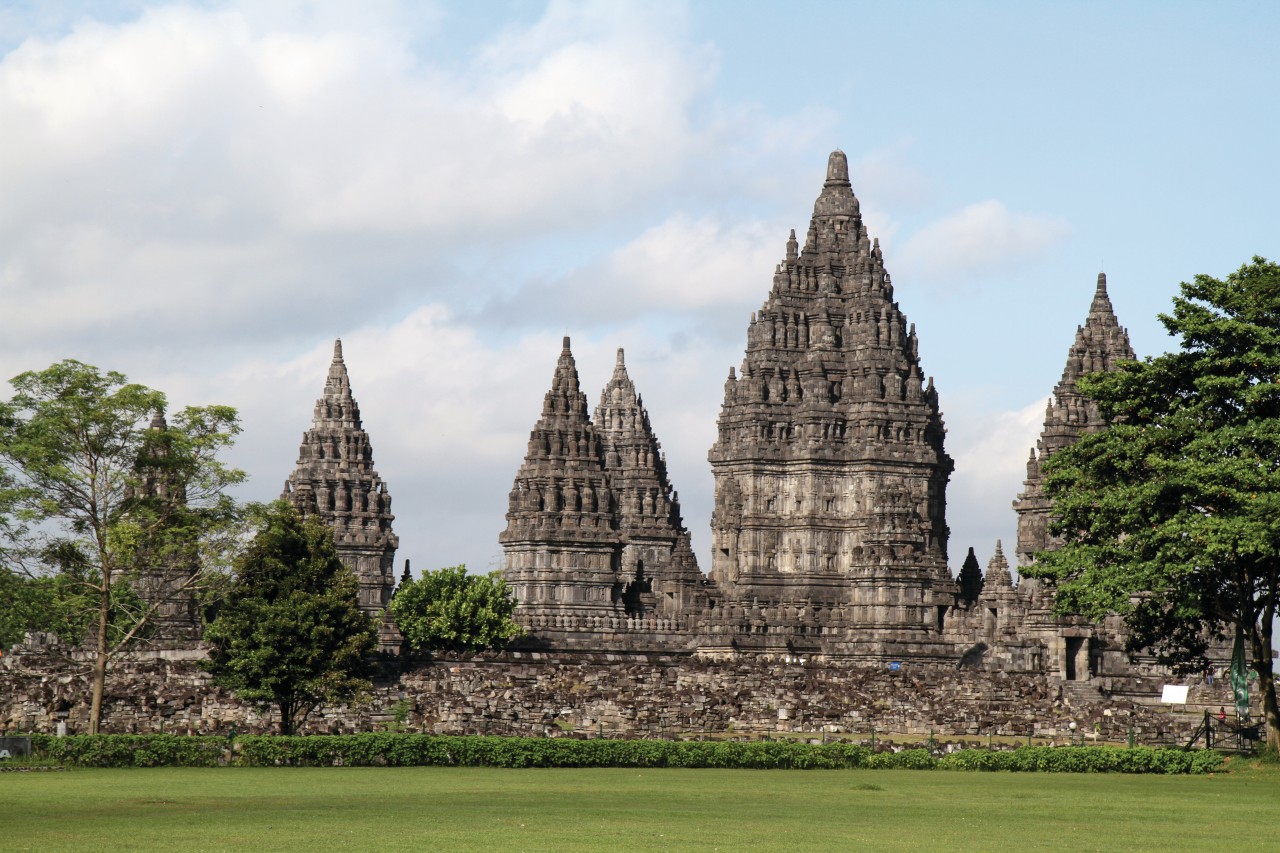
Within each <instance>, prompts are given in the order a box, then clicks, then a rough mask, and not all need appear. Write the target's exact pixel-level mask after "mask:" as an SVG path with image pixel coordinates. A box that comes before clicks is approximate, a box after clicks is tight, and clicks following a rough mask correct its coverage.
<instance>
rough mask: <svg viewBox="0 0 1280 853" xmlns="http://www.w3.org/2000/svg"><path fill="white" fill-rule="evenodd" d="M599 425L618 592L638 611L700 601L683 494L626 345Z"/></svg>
mask: <svg viewBox="0 0 1280 853" xmlns="http://www.w3.org/2000/svg"><path fill="white" fill-rule="evenodd" d="M595 427H596V430H597V432H599V434H600V438H601V441H602V442H603V448H604V461H605V471H606V473H607V474H608V477H609V485H610V489H611V491H612V493H613V497H614V500H615V502H616V505H617V510H618V533H619V536H620V538H621V540H622V543H623V544H622V556H621V566H620V567H619V570H620V572H621V574H622V578H623V579H622V580H621V581H620V583H619V587H620V588H618V589H615V591H614V597H615V599H620V600H621V603H622V605H623V609H624V611H625V612H626V613H627V614H628V615H630V616H643V615H645V614H650V613H657V614H661V615H672V614H675V613H679V612H682V611H686V612H687V611H688V610H690V609H691V608H693V607H694V606H695V601H696V600H697V599H698V597H699V593H700V591H701V589H702V586H703V584H702V573H701V572H699V571H698V563H697V560H696V558H695V557H694V555H693V549H692V547H691V546H690V543H689V531H688V530H687V529H685V526H684V520H683V518H681V515H680V498H679V495H677V494H676V493H675V491H674V490H673V489H672V488H671V482H670V481H669V480H668V478H667V460H666V457H665V456H664V455H663V454H662V452H661V447H660V445H659V443H658V439H657V437H656V436H654V434H653V428H652V427H651V426H650V424H649V412H648V411H646V409H645V407H644V402H643V401H642V400H641V398H640V395H639V394H637V393H636V386H635V383H633V382H632V381H631V377H630V376H628V375H627V365H626V362H625V360H624V357H623V352H622V350H621V349H619V350H618V360H617V363H616V364H615V365H614V369H613V376H612V377H611V378H610V379H609V383H608V384H607V385H605V387H604V390H603V391H602V392H601V394H600V405H599V406H597V407H596V413H595Z"/></svg>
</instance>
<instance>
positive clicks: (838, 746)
mask: <svg viewBox="0 0 1280 853" xmlns="http://www.w3.org/2000/svg"><path fill="white" fill-rule="evenodd" d="M32 746H33V747H34V749H35V751H36V752H37V753H38V754H39V755H40V756H42V757H46V758H49V759H52V760H54V761H58V762H61V763H64V764H69V765H78V766H84V767H158V766H176V767H213V766H216V765H218V764H221V763H225V762H226V759H227V756H228V755H229V752H228V750H229V747H230V741H229V740H228V739H227V738H225V737H213V736H203V737H188V736H182V735H96V736H95V735H73V736H70V737H64V738H58V737H52V736H50V735H33V737H32ZM233 763H235V764H236V765H239V766H247V767H272V766H291V767H330V766H348V767H362V766H364V767H368V766H393V767H416V766H461V767H722V768H745V769H787V770H835V769H847V768H899V769H908V770H932V769H934V768H940V769H945V770H1006V771H1039V772H1054V773H1207V772H1210V771H1212V770H1215V769H1217V768H1218V767H1220V766H1221V764H1222V756H1221V755H1219V754H1218V753H1216V752H1212V751H1207V750H1206V751H1199V752H1183V751H1182V750H1177V749H1148V748H1146V747H1138V748H1135V749H1121V748H1116V747H1102V746H1097V747H1048V746H1036V747H1019V748H1017V749H1014V750H1011V751H1008V752H990V751H987V750H982V749H967V750H962V751H960V752H954V753H951V754H949V755H945V756H943V757H941V758H935V757H934V756H932V755H930V754H929V752H928V750H924V749H905V750H902V751H901V752H878V753H873V752H872V751H871V750H870V749H868V748H867V747H865V746H856V745H854V744H849V743H829V744H821V745H819V744H807V743H796V742H789V741H754V742H735V741H664V740H574V739H569V738H514V737H452V736H447V735H419V734H392V733H380V732H369V733H365V734H356V735H309V736H300V737H279V736H276V735H244V736H241V737H239V738H237V739H236V740H235V757H234V762H233Z"/></svg>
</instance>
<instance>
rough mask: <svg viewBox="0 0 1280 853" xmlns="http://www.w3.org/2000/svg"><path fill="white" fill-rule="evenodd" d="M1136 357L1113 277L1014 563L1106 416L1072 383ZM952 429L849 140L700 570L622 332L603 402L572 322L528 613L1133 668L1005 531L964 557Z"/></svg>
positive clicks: (850, 647) (643, 646) (709, 639)
mask: <svg viewBox="0 0 1280 853" xmlns="http://www.w3.org/2000/svg"><path fill="white" fill-rule="evenodd" d="M1133 357H1134V353H1133V350H1132V348H1131V347H1130V345H1129V339H1128V335H1127V333H1126V332H1125V330H1124V329H1123V328H1122V327H1121V326H1120V324H1119V323H1118V321H1117V320H1116V317H1115V313H1114V311H1113V310H1112V306H1111V301H1110V299H1109V297H1108V295H1107V290H1106V278H1105V276H1102V275H1100V276H1099V277H1098V284H1097V289H1096V291H1095V293H1094V296H1093V301H1092V304H1091V305H1090V306H1089V310H1088V313H1087V316H1086V318H1085V322H1084V325H1082V326H1081V327H1080V329H1079V330H1078V332H1077V334H1076V339H1075V342H1074V343H1073V344H1072V346H1071V348H1070V350H1069V353H1068V358H1067V365H1066V368H1065V370H1064V372H1063V376H1062V381H1061V382H1059V384H1058V386H1057V388H1055V390H1054V393H1053V397H1052V398H1051V399H1050V402H1049V408H1048V412H1047V414H1046V419H1045V429H1044V434H1043V436H1042V437H1041V440H1040V442H1039V445H1038V448H1037V449H1034V450H1032V452H1031V460H1030V462H1029V463H1028V474H1027V483H1026V489H1025V491H1024V492H1023V494H1022V495H1020V496H1019V497H1018V499H1017V500H1016V501H1015V503H1014V507H1015V509H1016V511H1017V513H1018V521H1019V526H1018V543H1017V557H1018V559H1019V561H1020V562H1021V563H1022V564H1026V563H1027V562H1028V560H1029V559H1031V556H1030V555H1031V554H1033V553H1034V552H1035V551H1037V550H1039V549H1043V548H1046V547H1052V546H1053V544H1054V543H1053V542H1052V541H1051V540H1050V539H1049V538H1048V534H1047V532H1046V531H1047V526H1046V525H1047V519H1048V515H1049V512H1050V509H1051V505H1050V503H1049V501H1048V499H1047V498H1046V497H1045V496H1044V494H1043V488H1042V478H1041V475H1040V473H1039V462H1040V461H1042V460H1043V459H1044V458H1046V457H1047V456H1049V455H1051V454H1053V453H1055V452H1057V451H1058V450H1060V449H1061V448H1063V447H1066V446H1068V445H1069V444H1071V443H1072V442H1074V441H1076V440H1077V439H1078V438H1079V437H1080V436H1081V435H1082V434H1084V433H1085V432H1087V431H1090V430H1095V429H1098V428H1100V427H1101V425H1102V424H1101V421H1100V419H1099V416H1098V413H1097V408H1096V406H1094V404H1092V403H1090V402H1089V401H1087V400H1086V399H1084V398H1083V397H1082V396H1081V395H1080V393H1079V391H1078V390H1077V389H1076V384H1075V383H1076V380H1077V379H1078V378H1079V377H1080V376H1082V375H1084V374H1086V373H1090V372H1094V371H1101V370H1111V369H1113V368H1114V367H1115V366H1116V365H1117V364H1118V363H1119V362H1121V361H1123V360H1126V359H1132V358H1133ZM945 433H946V430H945V428H944V425H943V418H942V413H941V409H940V406H939V395H938V391H937V390H936V389H935V388H934V384H933V381H932V379H930V378H928V377H927V376H926V374H925V372H924V370H923V368H922V366H921V364H920V357H919V347H918V339H917V336H916V330H915V327H914V325H912V324H911V323H909V322H908V320H907V317H906V314H905V313H904V311H903V310H902V308H901V307H900V306H899V304H898V302H897V300H896V296H895V292H894V286H893V282H892V279H891V277H890V274H889V272H888V270H887V269H886V268H885V264H884V257H883V254H882V252H881V250H880V245H879V242H878V240H876V239H875V238H873V237H872V236H871V235H870V234H869V233H868V231H867V228H866V225H865V224H864V222H863V220H862V217H861V213H860V210H859V203H858V199H857V197H856V196H855V195H854V192H853V188H852V186H851V184H850V180H849V171H848V164H847V161H846V159H845V155H844V154H843V153H841V152H839V151H836V152H834V153H832V154H831V156H830V158H829V160H828V163H827V172H826V177H825V180H824V181H823V183H822V188H821V191H820V192H819V194H818V198H817V200H816V202H815V203H814V208H813V214H812V217H811V219H810V222H809V228H808V231H807V232H806V233H805V235H804V239H803V241H800V240H797V238H796V234H795V232H794V231H792V233H791V236H790V238H789V239H788V240H787V241H786V244H785V249H784V254H783V257H782V259H781V261H780V262H779V263H778V264H777V266H776V267H775V268H774V271H773V282H772V287H771V288H770V289H769V292H768V294H767V296H766V298H765V301H764V303H763V304H762V305H761V307H760V309H759V310H758V311H756V312H755V313H753V314H752V315H751V317H750V320H749V322H748V324H747V336H746V351H745V355H744V358H743V361H742V364H741V366H740V367H739V368H737V369H734V368H730V370H729V376H728V379H727V380H726V382H725V386H724V401H723V405H722V407H721V411H720V417H719V424H718V437H717V439H716V442H715V444H714V446H712V448H711V451H710V454H709V461H710V463H711V468H712V473H713V475H714V477H715V506H714V511H713V514H712V554H711V565H710V573H709V575H706V576H704V575H702V574H701V573H700V572H699V570H698V567H697V563H696V561H695V559H694V555H693V553H692V552H691V550H690V548H689V539H688V534H687V531H685V529H684V527H683V522H682V520H681V516H680V510H679V503H678V501H677V499H676V493H675V492H674V490H673V489H672V485H671V483H670V481H669V479H668V476H667V471H666V465H665V461H664V459H663V457H662V455H661V452H660V449H659V444H658V441H657V439H656V438H655V436H654V431H653V429H652V427H651V424H650V418H649V413H648V412H647V411H646V410H645V408H644V406H643V404H642V403H641V400H640V396H639V394H638V393H637V392H636V388H635V384H634V383H633V382H632V380H631V378H630V376H629V375H628V373H627V370H626V366H625V364H624V362H623V358H622V353H621V351H619V354H618V362H617V365H616V367H615V370H614V374H613V377H612V378H611V379H610V381H609V383H608V384H607V385H606V387H605V388H604V390H603V392H602V394H601V400H600V405H599V406H597V408H596V410H595V414H594V419H593V418H592V417H591V416H590V415H589V413H588V410H587V402H586V395H585V394H583V393H582V391H581V389H580V387H579V380H578V373H577V368H576V365H575V363H574V359H573V355H572V353H571V351H570V349H569V339H568V338H565V341H564V346H563V349H562V350H561V353H560V357H559V361H558V362H557V364H556V368H555V372H554V375H553V378H552V383H551V388H550V390H549V391H548V392H547V395H546V398H545V399H544V402H543V408H542V414H541V417H540V418H539V419H538V421H537V423H536V424H535V425H534V428H533V430H532V432H531V434H530V439H529V445H528V450H527V453H526V456H525V461H524V463H523V465H522V466H521V468H520V470H519V472H518V473H517V475H516V478H515V483H514V485H513V488H512V490H511V493H510V501H509V511H508V513H507V528H506V530H505V531H503V533H502V534H501V536H500V541H501V543H502V547H503V549H504V552H505V561H506V562H505V576H506V578H507V579H508V581H509V582H510V583H511V585H512V586H513V588H514V590H515V593H516V596H517V600H518V602H519V608H518V610H517V620H518V621H520V622H521V624H522V625H523V626H524V627H525V628H526V630H527V631H528V633H529V640H528V641H529V642H530V644H531V645H532V646H533V647H542V648H553V649H555V648H560V649H566V650H590V651H596V652H653V651H665V652H670V651H679V652H684V653H692V654H694V655H696V656H699V657H703V658H713V659H719V658H733V657H738V656H743V655H748V656H766V657H774V658H783V657H786V658H788V659H790V658H791V657H793V656H794V657H801V656H809V657H815V658H820V659H824V660H846V661H851V662H887V661H915V662H929V663H937V664H946V665H951V666H957V665H959V666H965V667H972V668H976V669H999V670H1005V671H1010V672H1032V673H1044V674H1049V675H1055V676H1057V677H1059V678H1061V679H1063V680H1065V681H1084V682H1088V681H1090V680H1091V679H1094V678H1095V677H1100V676H1115V677H1117V678H1122V677H1125V676H1128V675H1132V674H1133V672H1134V670H1133V669H1132V665H1131V664H1129V662H1128V660H1127V658H1126V657H1125V655H1124V654H1123V639H1124V638H1123V636H1122V632H1121V626H1120V623H1119V621H1118V620H1114V619H1113V620H1107V621H1106V622H1104V623H1103V624H1091V623H1086V622H1084V621H1082V620H1078V619H1062V618H1059V617H1055V616H1054V615H1053V613H1052V609H1051V608H1052V603H1053V601H1052V590H1049V589H1046V588H1044V587H1043V586H1042V585H1040V584H1038V583H1035V582H1031V581H1022V582H1021V583H1016V582H1015V579H1014V576H1013V573H1012V572H1011V570H1010V567H1009V562H1008V560H1007V559H1006V557H1005V555H1004V552H1003V548H1002V547H1001V544H1000V543H999V542H997V543H996V544H995V553H994V554H993V555H992V556H991V558H990V560H989V562H988V564H987V569H986V572H985V574H983V573H982V571H981V569H980V561H979V560H978V558H977V555H976V554H975V553H974V552H973V549H969V557H968V559H967V560H966V566H965V570H964V572H963V573H962V574H961V578H960V580H961V581H962V582H963V585H962V584H961V583H960V582H958V581H957V579H956V578H955V577H953V573H952V569H951V568H950V564H949V554H948V548H947V546H948V541H947V540H948V529H947V522H946V488H947V482H948V479H949V478H950V475H951V472H952V470H953V467H954V466H953V462H952V459H951V457H950V456H948V455H947V452H946V449H945V447H944V438H945ZM1090 689H1092V687H1091V688H1090Z"/></svg>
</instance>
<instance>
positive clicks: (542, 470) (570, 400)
mask: <svg viewBox="0 0 1280 853" xmlns="http://www.w3.org/2000/svg"><path fill="white" fill-rule="evenodd" d="M498 539H499V541H500V542H501V543H502V547H503V551H504V552H505V555H506V568H505V575H506V579H507V582H508V583H510V584H511V586H512V588H513V590H514V592H515V595H516V600H517V601H518V602H520V609H519V611H517V619H518V620H519V621H520V622H521V624H522V625H524V627H526V628H528V629H532V630H533V631H534V632H535V633H537V634H539V635H546V634H556V633H560V632H564V631H572V630H574V629H575V628H576V629H577V630H579V631H583V630H588V627H587V626H586V624H585V623H584V621H583V619H584V617H591V616H602V615H608V614H610V613H611V612H612V611H613V603H614V594H615V593H614V584H615V583H618V582H620V576H619V574H618V555H619V548H620V540H619V537H618V520H617V513H616V511H615V507H614V503H613V498H612V495H611V493H610V489H609V481H608V477H607V475H606V473H605V464H604V449H603V445H602V443H601V441H600V436H599V434H598V433H597V432H596V429H595V427H594V426H593V425H592V423H591V419H590V417H589V416H588V414H587V397H586V395H585V394H583V393H582V390H581V387H580V385H579V382H578V368H577V365H576V364H575V363H574V360H573V352H572V351H571V350H570V349H569V338H567V337H566V338H565V339H564V346H563V348H562V349H561V351H560V358H559V360H558V361H557V363H556V369H555V374H554V375H553V376H552V379H551V389H550V390H549V391H547V394H546V396H545V397H544V398H543V402H542V416H541V417H540V418H539V419H538V422H537V423H535V424H534V426H533V430H532V431H531V432H530V434H529V445H528V450H527V452H526V453H525V459H524V464H523V465H521V466H520V470H519V471H518V472H517V473H516V478H515V483H514V484H513V485H512V487H511V493H510V495H509V502H508V510H507V529H506V530H504V531H503V532H502V533H501V534H500V536H499V537H498Z"/></svg>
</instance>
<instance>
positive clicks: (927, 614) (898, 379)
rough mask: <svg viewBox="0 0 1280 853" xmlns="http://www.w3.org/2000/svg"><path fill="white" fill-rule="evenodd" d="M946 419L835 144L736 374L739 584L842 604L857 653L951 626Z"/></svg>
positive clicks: (715, 573)
mask: <svg viewBox="0 0 1280 853" xmlns="http://www.w3.org/2000/svg"><path fill="white" fill-rule="evenodd" d="M944 433H945V430H944V428H943V422H942V415H941V413H940V411H939V408H938V395H937V392H936V391H935V390H934V387H933V382H932V380H929V381H927V382H926V380H925V377H924V375H923V373H922V371H921V369H920V360H919V353H918V341H917V338H916V332H915V327H914V326H913V325H911V324H908V322H907V319H906V317H905V315H904V314H903V313H902V311H901V310H900V309H899V307H898V303H897V302H895V301H894V293H893V285H892V282H891V279H890V276H889V273H888V271H887V270H886V269H885V265H884V257H883V254H882V252H881V250H880V245H879V241H878V240H874V239H872V237H871V236H870V234H869V233H868V232H867V229H866V226H865V225H864V224H863V221H862V217H861V213H860V210H859V204H858V199H857V197H856V196H855V195H854V193H853V190H852V188H851V186H850V182H849V170H848V163H847V161H846V159H845V155H844V154H843V153H842V152H840V151H836V152H833V153H832V154H831V157H830V159H829V161H828V164H827V174H826V180H825V181H824V183H823V185H822V191H821V193H820V194H819V196H818V199H817V201H816V202H815V203H814V208H813V217H812V219H811V220H810V223H809V230H808V232H807V233H806V235H805V237H804V242H803V245H800V244H799V243H798V241H797V240H796V239H795V233H794V232H792V234H791V237H790V238H789V239H788V240H787V242H786V254H785V256H784V257H783V259H782V261H781V262H780V263H779V264H778V265H777V267H776V268H775V270H774V276H773V288H772V290H771V291H770V293H769V296H768V298H767V299H766V300H765V302H764V304H763V305H762V306H761V308H760V310H759V311H757V312H756V313H755V314H753V315H752V318H751V323H750V326H749V328H748V330H747V347H746V357H745V358H744V360H743V363H742V368H741V372H740V373H735V372H734V371H733V370H732V369H730V371H729V378H728V381H727V382H726V383H725V395H724V405H723V407H722V408H721V412H720V419H719V437H718V438H717V440H716V443H715V445H714V446H713V447H712V448H711V452H710V455H709V458H710V461H711V466H712V470H713V473H714V476H715V483H716V499H715V508H714V513H713V517H712V538H713V548H714V552H713V562H712V578H713V580H714V581H716V582H717V584H718V585H719V587H720V589H721V590H722V591H723V592H724V595H725V597H726V599H737V600H741V601H745V602H751V601H756V602H758V603H760V604H764V603H765V602H779V601H790V602H796V601H808V602H810V603H811V604H812V605H814V606H815V607H818V608H820V609H821V610H823V611H824V612H826V613H828V614H830V613H832V612H837V613H840V614H843V624H844V625H846V626H847V628H848V630H849V632H850V636H851V637H853V636H855V635H856V636H857V638H858V639H856V640H851V641H850V642H852V643H854V644H855V645H858V649H857V650H852V649H851V651H850V653H851V654H867V655H871V656H877V655H879V654H880V653H881V651H883V652H884V653H888V647H884V648H882V649H880V650H877V649H876V648H872V647H871V646H870V645H868V643H877V642H890V641H895V640H903V641H906V640H910V641H912V642H915V641H918V640H919V639H920V638H921V637H922V636H924V635H928V636H930V637H936V636H937V635H938V634H939V633H940V632H941V630H942V617H943V614H944V612H945V610H946V608H947V607H948V606H949V605H950V604H953V603H954V600H955V593H956V588H955V585H954V582H953V581H952V579H951V574H950V571H949V569H948V568H947V535H948V530H947V524H946V520H945V502H946V497H945V491H946V484H947V481H948V479H949V477H950V475H951V471H952V467H953V465H952V461H951V458H950V457H949V456H947V454H946V452H945V450H944V449H943V436H944ZM877 632H878V633H877Z"/></svg>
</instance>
